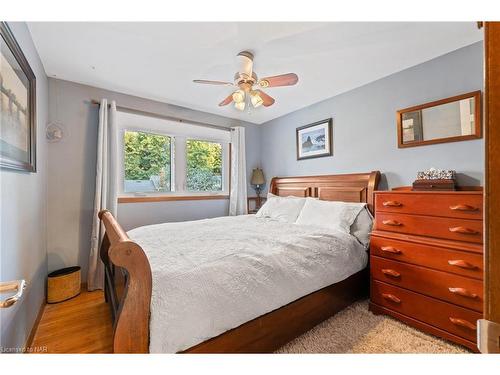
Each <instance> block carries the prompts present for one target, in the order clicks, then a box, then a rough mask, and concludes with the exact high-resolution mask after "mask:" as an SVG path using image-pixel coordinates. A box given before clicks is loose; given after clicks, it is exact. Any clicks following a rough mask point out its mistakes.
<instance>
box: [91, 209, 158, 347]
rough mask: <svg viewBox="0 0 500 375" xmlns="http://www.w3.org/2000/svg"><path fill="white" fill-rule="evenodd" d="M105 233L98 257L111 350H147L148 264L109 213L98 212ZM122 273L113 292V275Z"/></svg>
mask: <svg viewBox="0 0 500 375" xmlns="http://www.w3.org/2000/svg"><path fill="white" fill-rule="evenodd" d="M99 218H100V219H101V221H102V223H103V224H104V227H105V228H106V234H105V237H104V240H103V243H102V246H101V259H102V261H103V262H104V264H105V267H106V281H105V283H106V285H105V293H106V298H107V299H108V300H111V301H110V302H111V308H112V312H113V318H114V327H113V351H114V352H115V353H148V352H149V309H150V303H151V287H152V278H151V267H150V265H149V261H148V258H147V257H146V254H145V253H144V251H143V250H142V248H141V247H140V246H139V245H138V244H137V243H135V242H134V241H131V240H130V238H129V237H128V236H127V234H126V233H125V231H124V230H123V229H122V227H121V226H120V224H118V222H117V221H116V219H115V218H114V217H113V215H112V214H111V213H110V212H109V211H107V210H103V211H101V212H99ZM118 274H123V276H124V280H123V281H124V284H123V290H120V291H117V288H116V283H115V276H116V275H118Z"/></svg>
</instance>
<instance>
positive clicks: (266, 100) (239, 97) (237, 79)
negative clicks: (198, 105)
mask: <svg viewBox="0 0 500 375" xmlns="http://www.w3.org/2000/svg"><path fill="white" fill-rule="evenodd" d="M237 57H238V61H239V69H238V71H237V72H236V74H235V75H234V82H233V83H231V82H224V81H209V80H204V79H195V80H193V82H194V83H202V84H207V85H223V86H233V87H237V90H236V91H234V92H232V93H231V94H230V95H229V96H228V97H227V98H226V99H224V100H223V101H222V102H220V103H219V106H220V107H222V106H225V105H228V104H230V103H232V102H234V106H235V108H237V109H239V110H240V111H244V110H245V108H247V107H249V106H250V104H252V106H253V107H254V108H257V107H259V106H261V105H263V106H264V107H269V106H271V105H273V104H274V99H273V98H272V97H271V96H269V95H267V94H266V93H265V92H264V91H262V90H261V88H267V87H279V86H293V85H295V84H296V83H297V81H298V80H299V77H298V76H297V74H295V73H287V74H281V75H277V76H271V77H265V78H261V79H258V77H257V74H255V72H254V71H253V54H252V53H251V52H249V51H242V52H240V53H238V55H237ZM254 86H257V87H254Z"/></svg>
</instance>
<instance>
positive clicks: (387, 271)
mask: <svg viewBox="0 0 500 375" xmlns="http://www.w3.org/2000/svg"><path fill="white" fill-rule="evenodd" d="M381 271H382V273H383V274H384V275H387V276H391V277H400V276H401V274H400V273H399V272H397V271H394V270H391V269H389V268H384V269H382V270H381Z"/></svg>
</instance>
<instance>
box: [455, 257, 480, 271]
mask: <svg viewBox="0 0 500 375" xmlns="http://www.w3.org/2000/svg"><path fill="white" fill-rule="evenodd" d="M448 264H449V265H450V266H455V267H460V268H465V269H467V270H474V269H476V268H477V267H476V266H475V265H473V264H470V263H469V262H466V261H465V260H462V259H452V260H449V261H448Z"/></svg>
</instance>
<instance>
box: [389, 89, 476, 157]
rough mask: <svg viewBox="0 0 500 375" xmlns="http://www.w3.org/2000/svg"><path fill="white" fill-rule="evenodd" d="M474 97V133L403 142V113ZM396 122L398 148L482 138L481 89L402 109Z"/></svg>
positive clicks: (397, 113)
mask: <svg viewBox="0 0 500 375" xmlns="http://www.w3.org/2000/svg"><path fill="white" fill-rule="evenodd" d="M469 98H474V100H475V105H474V112H475V113H474V133H473V134H470V135H457V136H453V137H445V138H437V139H429V140H427V141H412V142H407V143H403V129H402V125H403V124H402V118H403V114H404V113H407V112H414V111H418V110H422V109H425V108H430V107H436V106H438V105H441V104H446V103H452V102H456V101H459V100H462V99H469ZM396 124H397V130H398V148H407V147H416V146H425V145H432V144H436V143H447V142H458V141H466V140H470V139H479V138H482V134H481V90H478V91H472V92H469V93H467V94H462V95H457V96H452V97H449V98H446V99H441V100H436V101H433V102H429V103H425V104H421V105H417V106H413V107H409V108H405V109H400V110H399V111H397V112H396Z"/></svg>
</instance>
